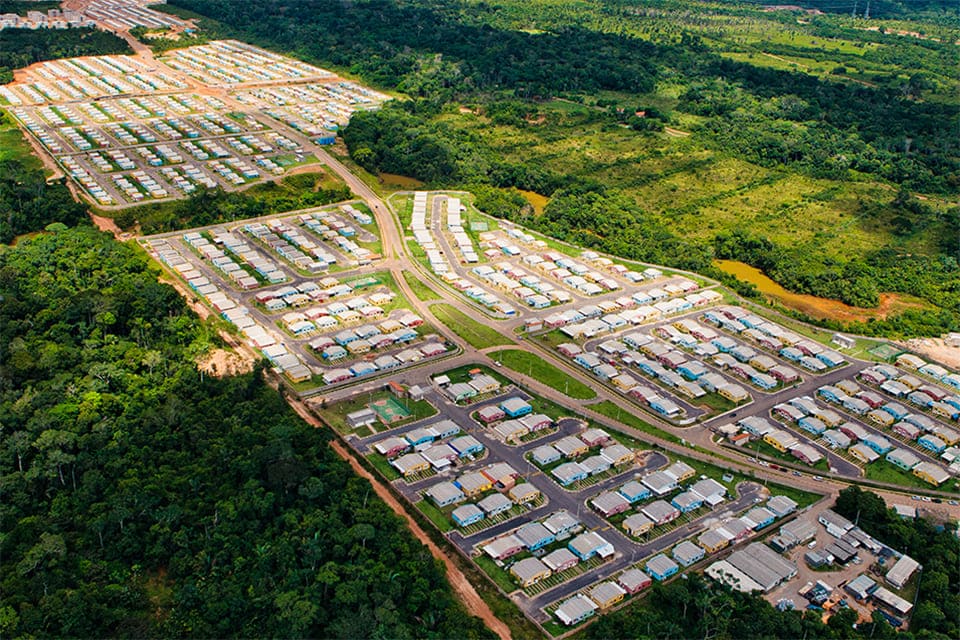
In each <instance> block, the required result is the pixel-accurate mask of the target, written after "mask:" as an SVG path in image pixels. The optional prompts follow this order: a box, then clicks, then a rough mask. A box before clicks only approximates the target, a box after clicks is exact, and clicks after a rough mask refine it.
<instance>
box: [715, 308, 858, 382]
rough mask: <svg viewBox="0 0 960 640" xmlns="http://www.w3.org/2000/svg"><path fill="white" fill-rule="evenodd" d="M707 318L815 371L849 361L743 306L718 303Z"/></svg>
mask: <svg viewBox="0 0 960 640" xmlns="http://www.w3.org/2000/svg"><path fill="white" fill-rule="evenodd" d="M704 320H706V321H707V322H709V323H711V324H713V325H715V326H717V327H720V328H721V329H723V330H724V331H727V332H729V333H734V334H737V335H739V336H742V337H744V338H747V339H749V340H751V341H752V342H754V343H756V344H758V345H760V346H761V347H763V348H764V349H768V350H770V351H773V352H775V353H777V354H779V355H780V356H781V357H782V358H785V359H787V360H790V361H792V362H796V363H798V364H799V365H800V366H802V367H804V368H806V369H809V370H810V371H813V372H821V371H825V370H826V369H829V368H833V367H839V366H841V365H843V364H845V363H846V360H845V359H844V357H843V356H842V355H840V354H839V353H837V352H836V351H833V350H832V349H827V348H826V347H824V346H823V345H821V344H820V343H818V342H814V341H813V340H809V339H807V338H804V337H803V336H800V335H798V334H796V333H793V332H791V331H788V330H786V329H784V328H783V327H781V326H780V325H778V324H776V323H774V322H770V321H769V320H766V319H764V318H761V317H760V316H757V315H754V314H752V313H750V312H749V311H747V310H746V309H743V308H741V307H733V306H725V307H718V308H717V309H714V310H711V311H709V312H707V313H705V314H704Z"/></svg>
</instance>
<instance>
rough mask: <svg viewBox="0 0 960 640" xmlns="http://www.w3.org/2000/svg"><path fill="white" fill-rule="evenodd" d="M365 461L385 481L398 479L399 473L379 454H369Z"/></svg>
mask: <svg viewBox="0 0 960 640" xmlns="http://www.w3.org/2000/svg"><path fill="white" fill-rule="evenodd" d="M367 460H368V461H370V464H372V465H373V467H374V469H376V470H377V471H378V472H379V473H380V475H381V476H383V477H384V478H386V479H387V481H389V482H393V481H394V480H396V479H398V478H399V477H400V472H399V471H397V470H396V469H394V468H393V467H392V466H390V462H389V461H388V460H387V459H386V458H385V457H383V456H382V455H380V454H379V453H371V454H369V455H368V456H367Z"/></svg>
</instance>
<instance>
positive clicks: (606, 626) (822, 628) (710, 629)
mask: <svg viewBox="0 0 960 640" xmlns="http://www.w3.org/2000/svg"><path fill="white" fill-rule="evenodd" d="M835 508H836V510H837V512H839V513H840V514H841V515H844V516H846V517H848V518H850V519H851V520H854V519H858V521H859V524H860V527H861V528H862V529H863V530H864V531H866V532H868V533H870V534H871V535H873V536H875V537H876V538H877V539H878V540H880V541H881V542H884V543H886V544H888V545H890V546H891V547H893V548H894V549H896V550H898V551H902V552H904V553H907V554H909V555H910V556H912V557H914V558H916V559H917V560H918V561H920V562H921V563H922V564H923V574H922V578H921V580H920V591H919V598H918V603H917V606H916V609H915V610H914V612H913V615H912V618H911V620H910V626H909V629H908V630H907V631H901V632H897V631H895V630H894V629H893V627H891V626H890V625H889V624H888V623H887V622H886V620H885V619H884V618H883V617H882V616H881V615H880V613H879V612H874V613H873V616H872V619H871V620H870V621H869V622H865V623H859V624H857V618H858V614H857V612H856V611H855V610H854V609H850V608H844V609H839V610H838V611H836V612H835V613H834V614H833V615H832V616H831V617H830V619H829V621H828V622H827V623H826V624H824V623H823V622H821V613H822V612H820V611H814V612H810V611H805V610H789V611H780V610H778V609H775V608H774V607H772V606H771V605H770V604H769V603H767V602H766V601H765V600H764V599H763V598H758V597H756V596H753V595H749V594H744V593H740V592H738V591H733V590H731V589H730V588H728V587H724V586H721V585H718V584H717V583H715V582H712V581H710V580H707V579H705V578H703V577H701V576H700V575H698V574H693V575H689V576H686V579H683V580H674V581H673V582H671V583H669V584H666V585H664V584H660V583H657V584H655V585H654V586H653V589H652V590H651V591H650V593H649V595H647V597H646V598H644V599H643V600H640V601H638V602H637V603H636V604H633V605H630V606H627V607H625V608H623V609H621V610H619V611H615V612H613V613H610V614H607V615H604V616H603V617H601V618H600V619H599V620H597V621H596V622H595V623H594V624H593V625H591V626H590V627H588V628H587V630H586V631H585V632H584V636H585V637H586V638H591V639H592V638H596V639H598V640H600V639H604V638H715V639H717V640H734V639H742V638H751V639H752V638H805V639H806V640H820V639H828V638H829V639H838V640H847V639H850V640H861V639H863V640H866V639H873V640H891V639H893V638H897V639H899V640H911V639H912V638H918V639H920V638H926V639H931V640H933V639H946V638H956V637H957V634H958V631H960V629H958V620H957V612H958V611H960V599H958V588H960V558H958V545H957V540H956V537H955V535H954V532H953V531H951V530H950V529H949V528H948V529H944V528H943V527H938V526H937V525H935V524H933V523H932V522H929V521H927V520H924V519H922V518H920V519H917V520H913V521H908V520H903V519H901V518H899V517H897V516H896V515H895V514H894V513H893V511H892V510H888V509H887V508H886V505H885V504H884V502H883V499H882V498H880V497H879V496H877V495H876V494H873V493H870V492H867V491H862V490H860V489H859V488H858V487H849V488H847V489H844V490H843V491H842V492H841V493H840V496H839V497H838V498H837V503H836V507H835ZM801 602H802V600H801Z"/></svg>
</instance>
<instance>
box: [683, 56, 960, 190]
mask: <svg viewBox="0 0 960 640" xmlns="http://www.w3.org/2000/svg"><path fill="white" fill-rule="evenodd" d="M703 71H704V72H702V73H699V74H697V75H696V76H694V77H697V78H699V79H698V80H695V81H694V82H692V83H691V86H690V88H689V89H688V90H687V91H686V92H685V93H684V94H683V95H681V96H680V102H679V105H678V107H677V108H678V109H679V110H681V111H684V112H687V113H692V114H694V115H698V116H705V117H707V118H709V119H708V120H707V122H706V123H705V124H704V125H703V131H704V133H705V134H706V137H707V138H708V139H709V140H710V141H712V142H713V143H714V145H715V146H716V147H717V148H718V149H720V150H723V151H729V152H736V153H737V154H738V156H740V157H741V158H743V159H745V160H748V161H750V162H754V163H756V164H759V165H761V166H765V167H781V166H788V167H791V168H795V169H797V170H800V171H802V172H804V173H806V174H808V175H811V176H813V177H816V178H829V179H834V180H844V179H847V178H848V177H849V176H851V175H853V172H856V173H857V174H867V175H872V176H875V177H876V178H879V179H881V180H884V181H887V182H891V183H893V184H897V185H901V186H902V187H903V188H906V189H911V190H917V191H921V192H929V193H942V194H948V193H955V192H956V190H957V189H958V188H960V154H958V150H960V146H958V142H957V138H956V136H955V135H953V133H955V132H956V130H957V127H958V126H960V119H958V111H957V108H956V105H955V104H953V103H949V102H941V101H919V100H916V98H919V97H920V96H921V95H922V94H923V92H924V89H925V88H927V85H926V83H925V81H924V79H923V77H922V76H920V75H916V74H915V75H914V76H913V77H911V79H910V81H908V82H907V83H906V84H905V85H902V86H901V87H900V89H898V90H895V89H893V88H871V87H865V86H862V85H859V84H856V83H849V82H830V81H824V80H821V79H818V78H816V77H813V76H810V75H807V74H802V73H787V72H784V71H778V70H773V69H765V68H762V67H756V66H753V65H749V64H745V63H740V62H734V61H729V60H720V61H716V62H715V63H713V64H711V65H709V67H708V68H706V69H703Z"/></svg>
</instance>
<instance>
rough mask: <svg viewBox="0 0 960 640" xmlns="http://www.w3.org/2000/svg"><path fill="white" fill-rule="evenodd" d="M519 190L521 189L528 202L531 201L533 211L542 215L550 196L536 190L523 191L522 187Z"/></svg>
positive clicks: (521, 193)
mask: <svg viewBox="0 0 960 640" xmlns="http://www.w3.org/2000/svg"><path fill="white" fill-rule="evenodd" d="M519 191H520V195H522V196H523V197H524V198H526V199H527V202H529V203H530V204H531V205H532V206H533V211H534V213H536V214H537V215H540V214H541V213H543V208H544V207H545V206H547V203H548V202H550V198H548V197H547V196H542V195H540V194H539V193H537V192H536V191H523V190H522V189H520V190H519Z"/></svg>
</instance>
